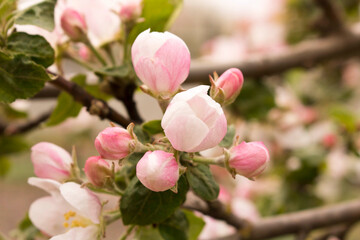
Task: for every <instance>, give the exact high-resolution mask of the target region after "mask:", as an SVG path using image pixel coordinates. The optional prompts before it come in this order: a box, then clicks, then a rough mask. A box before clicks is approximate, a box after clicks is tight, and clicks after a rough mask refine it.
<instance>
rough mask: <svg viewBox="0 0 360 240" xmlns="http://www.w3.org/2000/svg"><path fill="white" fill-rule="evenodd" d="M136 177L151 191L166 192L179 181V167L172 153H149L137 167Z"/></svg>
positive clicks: (159, 151) (158, 151)
mask: <svg viewBox="0 0 360 240" xmlns="http://www.w3.org/2000/svg"><path fill="white" fill-rule="evenodd" d="M136 176H137V177H138V179H139V180H140V182H141V183H142V184H143V185H144V186H145V187H147V188H148V189H150V190H151V191H154V192H162V191H166V190H168V189H170V188H172V187H174V186H175V184H176V182H177V181H178V179H179V165H178V164H177V162H176V160H175V157H174V154H172V153H168V152H164V151H161V150H157V151H153V152H151V151H148V152H146V153H145V155H144V156H143V157H142V158H141V159H140V161H139V162H138V164H137V165H136Z"/></svg>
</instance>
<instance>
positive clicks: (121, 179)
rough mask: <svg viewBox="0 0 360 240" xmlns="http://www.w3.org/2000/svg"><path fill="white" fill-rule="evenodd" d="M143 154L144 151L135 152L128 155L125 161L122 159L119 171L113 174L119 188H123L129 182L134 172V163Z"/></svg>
mask: <svg viewBox="0 0 360 240" xmlns="http://www.w3.org/2000/svg"><path fill="white" fill-rule="evenodd" d="M143 156H144V153H140V152H136V153H133V154H131V155H130V156H128V157H127V159H126V161H123V163H122V164H123V165H122V167H121V169H120V171H118V172H117V173H116V176H115V183H116V185H117V186H118V187H119V188H120V189H121V190H125V189H126V187H127V186H128V185H129V184H130V181H131V179H132V178H133V177H134V176H135V174H136V164H137V163H138V161H139V160H140V159H141V158H142V157H143Z"/></svg>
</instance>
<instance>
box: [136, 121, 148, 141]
mask: <svg viewBox="0 0 360 240" xmlns="http://www.w3.org/2000/svg"><path fill="white" fill-rule="evenodd" d="M134 133H135V134H136V136H137V138H138V139H139V141H140V142H141V143H142V144H146V143H149V142H150V140H151V138H150V136H149V134H148V133H147V132H145V131H144V130H143V128H142V127H141V126H139V125H135V127H134Z"/></svg>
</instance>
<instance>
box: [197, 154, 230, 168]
mask: <svg viewBox="0 0 360 240" xmlns="http://www.w3.org/2000/svg"><path fill="white" fill-rule="evenodd" d="M192 160H193V161H194V162H197V163H204V164H212V165H218V166H221V167H225V162H224V157H223V156H221V157H217V158H206V157H202V156H197V155H195V156H194V157H193V158H192Z"/></svg>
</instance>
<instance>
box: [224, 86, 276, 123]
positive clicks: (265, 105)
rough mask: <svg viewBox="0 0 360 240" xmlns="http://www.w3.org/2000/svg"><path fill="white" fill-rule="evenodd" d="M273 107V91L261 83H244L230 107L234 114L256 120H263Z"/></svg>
mask: <svg viewBox="0 0 360 240" xmlns="http://www.w3.org/2000/svg"><path fill="white" fill-rule="evenodd" d="M273 107H275V94H274V91H273V90H272V89H270V88H269V87H268V86H267V85H266V84H265V83H263V82H262V81H245V82H244V85H243V88H242V90H241V93H240V95H239V97H237V98H236V100H235V102H234V103H233V104H231V105H230V108H231V109H232V111H233V112H234V113H235V114H237V115H240V116H241V117H244V118H245V119H257V120H265V119H266V117H267V114H268V112H269V111H270V110H271V109H272V108H273Z"/></svg>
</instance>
